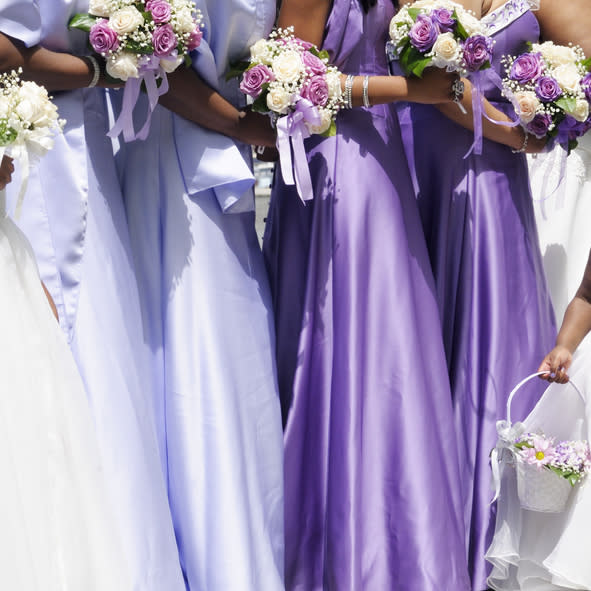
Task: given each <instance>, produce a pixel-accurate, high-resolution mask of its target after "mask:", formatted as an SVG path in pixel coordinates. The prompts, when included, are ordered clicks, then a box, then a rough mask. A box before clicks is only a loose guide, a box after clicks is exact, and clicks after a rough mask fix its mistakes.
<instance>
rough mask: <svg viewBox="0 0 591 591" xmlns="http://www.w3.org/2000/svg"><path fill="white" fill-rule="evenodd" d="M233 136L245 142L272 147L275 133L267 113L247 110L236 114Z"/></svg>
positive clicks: (275, 137) (275, 136)
mask: <svg viewBox="0 0 591 591" xmlns="http://www.w3.org/2000/svg"><path fill="white" fill-rule="evenodd" d="M235 137H236V139H238V140H240V141H241V142H244V143H245V144H250V145H252V146H263V147H267V148H273V147H275V142H276V139H277V134H276V132H275V130H274V129H273V126H272V125H271V118H270V117H269V116H268V115H263V114H262V113H255V112H254V111H250V110H248V111H241V113H240V115H239V116H238V123H237V127H236V135H235Z"/></svg>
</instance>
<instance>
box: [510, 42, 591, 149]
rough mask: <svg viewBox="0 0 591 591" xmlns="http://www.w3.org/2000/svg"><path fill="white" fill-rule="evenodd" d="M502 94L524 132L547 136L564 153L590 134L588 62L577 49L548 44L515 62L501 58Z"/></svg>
mask: <svg viewBox="0 0 591 591" xmlns="http://www.w3.org/2000/svg"><path fill="white" fill-rule="evenodd" d="M503 60H504V65H505V68H506V74H507V75H506V77H505V78H504V79H503V93H504V94H505V96H506V97H507V98H508V99H509V100H511V102H512V103H513V105H514V107H515V111H516V112H517V115H518V117H519V122H520V123H521V125H522V126H523V128H524V129H525V130H526V131H527V132H528V133H531V134H533V135H535V136H536V137H537V138H543V137H545V136H547V137H548V138H549V139H553V140H554V141H556V142H558V143H559V144H561V145H562V146H563V147H565V148H566V149H567V151H568V152H570V150H572V149H573V148H574V147H576V145H577V138H578V137H580V136H581V135H583V134H584V133H586V132H587V131H588V130H589V129H590V128H591V117H590V111H591V109H590V107H591V73H590V72H589V70H590V69H591V59H586V58H585V55H584V53H583V50H582V49H581V48H580V47H578V46H568V47H567V46H562V45H555V44H554V43H552V42H551V41H547V42H545V43H541V44H533V45H531V49H530V51H529V52H527V53H524V54H522V55H520V56H517V57H514V56H504V58H503Z"/></svg>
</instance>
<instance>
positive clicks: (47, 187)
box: [0, 0, 185, 591]
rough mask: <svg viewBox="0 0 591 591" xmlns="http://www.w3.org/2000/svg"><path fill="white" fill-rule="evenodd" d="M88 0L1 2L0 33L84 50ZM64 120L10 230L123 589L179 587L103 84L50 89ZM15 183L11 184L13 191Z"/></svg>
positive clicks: (67, 49)
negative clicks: (22, 242) (72, 371)
mask: <svg viewBox="0 0 591 591" xmlns="http://www.w3.org/2000/svg"><path fill="white" fill-rule="evenodd" d="M87 10H88V2H87V1H86V0H77V1H71V0H0V31H1V32H2V33H4V34H7V35H10V36H11V37H14V38H17V39H20V40H22V41H24V42H25V43H26V44H27V45H34V44H37V43H41V44H43V45H45V46H47V47H48V48H49V49H53V50H56V51H65V52H72V53H78V54H85V53H87V51H88V50H87V48H86V38H85V35H84V34H83V33H81V32H80V31H75V32H73V31H68V28H67V23H68V21H69V19H70V18H71V16H72V15H73V14H75V13H76V12H84V11H87ZM52 94H53V96H54V100H55V103H56V104H57V106H58V109H59V114H60V117H62V118H64V119H66V120H67V123H66V126H65V128H64V134H63V136H60V137H58V138H56V142H55V148H54V149H53V150H52V151H50V152H49V153H48V154H47V155H46V156H45V157H44V158H43V159H42V160H41V162H40V164H39V166H38V167H37V168H35V169H34V170H32V172H31V178H30V179H29V185H28V192H27V195H26V196H25V201H24V205H23V212H22V217H21V218H20V219H19V220H18V222H19V225H20V226H21V228H22V229H23V230H24V232H25V233H26V235H27V237H28V238H29V240H30V241H31V243H32V245H33V248H34V251H35V256H36V258H37V260H38V263H39V268H40V273H41V277H42V279H43V280H44V282H45V284H46V285H47V287H48V289H49V291H50V292H51V295H52V296H53V299H54V300H55V303H56V305H57V309H58V312H59V316H60V322H61V325H62V328H63V330H64V332H65V333H66V335H67V337H68V340H69V343H70V346H71V348H72V351H73V353H74V356H75V359H76V362H77V365H78V368H79V370H80V374H81V376H82V378H83V381H84V384H85V387H86V391H87V394H88V398H89V401H90V406H91V411H92V414H93V418H94V421H95V424H96V428H97V435H98V440H99V446H100V452H101V456H102V462H103V466H104V471H105V478H106V481H107V483H108V486H109V491H108V492H109V494H110V495H111V501H112V504H113V506H114V509H115V511H116V518H117V521H118V523H119V526H120V530H121V538H122V543H123V552H124V553H125V558H126V561H127V563H128V565H129V569H130V573H131V576H132V584H133V587H132V588H131V589H133V591H140V590H141V591H162V590H164V589H166V590H167V591H169V590H170V591H181V590H183V591H184V588H185V586H184V582H183V579H182V573H181V569H180V564H179V556H178V551H177V546H176V540H175V536H174V530H173V526H172V519H171V515H170V509H169V507H168V503H167V497H166V487H165V482H164V479H163V477H162V472H161V470H160V455H159V450H158V445H157V438H156V429H155V420H154V414H153V410H152V395H151V389H152V383H151V382H150V375H149V369H148V368H149V357H148V355H147V354H148V350H147V347H146V344H145V342H144V333H143V325H142V318H141V315H140V305H139V294H138V287H137V283H136V279H135V271H134V266H133V263H132V255H131V250H130V244H129V234H128V229H127V223H126V219H125V212H124V209H123V199H122V195H121V189H120V186H119V182H118V179H117V175H116V170H115V163H114V158H113V151H112V146H111V142H110V140H109V139H108V138H107V137H106V132H107V130H108V122H107V109H106V103H105V94H104V92H103V91H102V90H101V89H98V88H95V89H82V90H77V91H71V92H53V93H52ZM17 190H18V179H15V182H14V183H13V184H12V186H11V187H9V193H10V194H11V195H14V193H15V192H16V191H17Z"/></svg>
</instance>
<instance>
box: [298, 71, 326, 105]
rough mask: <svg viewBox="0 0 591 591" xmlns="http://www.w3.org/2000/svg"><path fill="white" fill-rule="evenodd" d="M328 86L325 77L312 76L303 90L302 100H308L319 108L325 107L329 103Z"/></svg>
mask: <svg viewBox="0 0 591 591" xmlns="http://www.w3.org/2000/svg"><path fill="white" fill-rule="evenodd" d="M328 94H329V93H328V85H327V84H326V80H325V78H324V76H312V78H310V80H308V82H307V84H306V85H305V86H304V87H303V88H302V98H305V99H308V100H309V101H310V102H311V103H312V104H313V105H315V106H317V107H324V105H326V103H327V102H328Z"/></svg>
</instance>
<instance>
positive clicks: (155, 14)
mask: <svg viewBox="0 0 591 591" xmlns="http://www.w3.org/2000/svg"><path fill="white" fill-rule="evenodd" d="M146 10H149V11H150V12H151V13H152V19H153V20H154V22H155V23H156V24H158V25H160V24H162V23H167V22H168V21H169V20H170V16H171V14H172V8H171V6H170V4H169V3H168V2H166V0H148V2H146Z"/></svg>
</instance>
